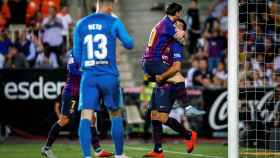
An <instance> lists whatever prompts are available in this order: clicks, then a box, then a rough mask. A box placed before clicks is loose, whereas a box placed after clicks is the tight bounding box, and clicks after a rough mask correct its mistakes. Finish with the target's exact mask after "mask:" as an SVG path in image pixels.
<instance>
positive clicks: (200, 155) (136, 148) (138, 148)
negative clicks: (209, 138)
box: [125, 146, 223, 158]
mask: <svg viewBox="0 0 280 158" xmlns="http://www.w3.org/2000/svg"><path fill="white" fill-rule="evenodd" d="M125 148H128V149H131V150H139V151H149V150H150V149H148V148H141V147H131V146H125ZM164 152H165V153H170V154H178V155H191V156H195V157H204V158H223V157H219V156H208V155H203V154H187V153H183V152H177V151H170V150H164Z"/></svg>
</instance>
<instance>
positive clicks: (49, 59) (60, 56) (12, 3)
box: [0, 0, 73, 69]
mask: <svg viewBox="0 0 280 158" xmlns="http://www.w3.org/2000/svg"><path fill="white" fill-rule="evenodd" d="M61 4H62V2H61V1H60V0H27V1H26V0H3V1H2V2H1V7H0V8H1V12H0V68H7V69H17V68H46V69H53V68H58V67H62V66H65V65H66V63H67V58H68V54H69V53H67V46H68V47H71V39H70V36H68V35H69V34H70V31H71V28H72V26H73V21H72V18H71V16H70V14H69V11H68V7H67V6H62V5H61ZM17 24H24V25H23V26H22V25H17ZM11 26H14V28H16V29H14V30H12V27H11ZM21 26H22V27H21Z"/></svg>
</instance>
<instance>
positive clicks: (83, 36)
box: [74, 0, 133, 158]
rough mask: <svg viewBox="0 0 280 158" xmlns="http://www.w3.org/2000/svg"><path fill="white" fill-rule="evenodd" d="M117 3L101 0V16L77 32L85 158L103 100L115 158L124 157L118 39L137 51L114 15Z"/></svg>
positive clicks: (83, 21)
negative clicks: (107, 115) (109, 123)
mask: <svg viewBox="0 0 280 158" xmlns="http://www.w3.org/2000/svg"><path fill="white" fill-rule="evenodd" d="M113 3H114V0H98V1H97V13H95V14H91V15H89V16H87V17H85V18H83V19H81V20H79V21H78V23H77V26H76V29H75V32H74V60H75V61H76V62H77V63H80V64H81V67H82V70H83V74H82V79H81V88H80V102H79V109H80V110H81V111H82V112H81V120H80V127H79V136H80V144H81V148H82V153H83V156H84V158H91V148H90V140H91V134H90V133H91V132H90V131H91V129H90V126H91V124H92V122H91V120H92V119H91V118H92V116H93V113H94V111H98V110H99V102H98V100H99V97H102V98H104V103H105V105H106V107H107V108H108V110H109V111H110V114H111V121H112V126H111V132H112V139H113V142H114V145H115V158H126V157H127V156H125V155H124V154H123V145H124V128H123V119H122V116H121V112H120V107H119V103H118V101H119V99H118V98H119V72H118V69H117V63H116V39H117V38H118V39H120V41H121V42H122V44H123V46H124V47H125V48H127V49H132V48H133V39H132V38H131V37H130V36H129V34H128V33H127V31H126V29H125V26H124V25H123V23H122V22H121V20H120V19H119V18H118V17H115V16H113V15H112V11H113Z"/></svg>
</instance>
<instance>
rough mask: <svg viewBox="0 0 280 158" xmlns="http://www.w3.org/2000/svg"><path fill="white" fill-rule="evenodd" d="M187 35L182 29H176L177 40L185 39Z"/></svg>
mask: <svg viewBox="0 0 280 158" xmlns="http://www.w3.org/2000/svg"><path fill="white" fill-rule="evenodd" d="M185 35H186V32H185V31H183V30H180V29H176V34H175V35H174V38H175V39H177V40H180V39H183V38H184V37H185Z"/></svg>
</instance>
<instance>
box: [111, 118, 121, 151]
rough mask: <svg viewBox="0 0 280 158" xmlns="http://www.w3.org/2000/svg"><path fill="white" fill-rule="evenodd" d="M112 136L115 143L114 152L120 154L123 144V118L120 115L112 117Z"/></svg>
mask: <svg viewBox="0 0 280 158" xmlns="http://www.w3.org/2000/svg"><path fill="white" fill-rule="evenodd" d="M111 132H112V138H113V141H114V144H115V154H116V155H122V153H123V144H124V136H123V135H124V129H123V119H122V118H121V117H113V118H112V127H111Z"/></svg>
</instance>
